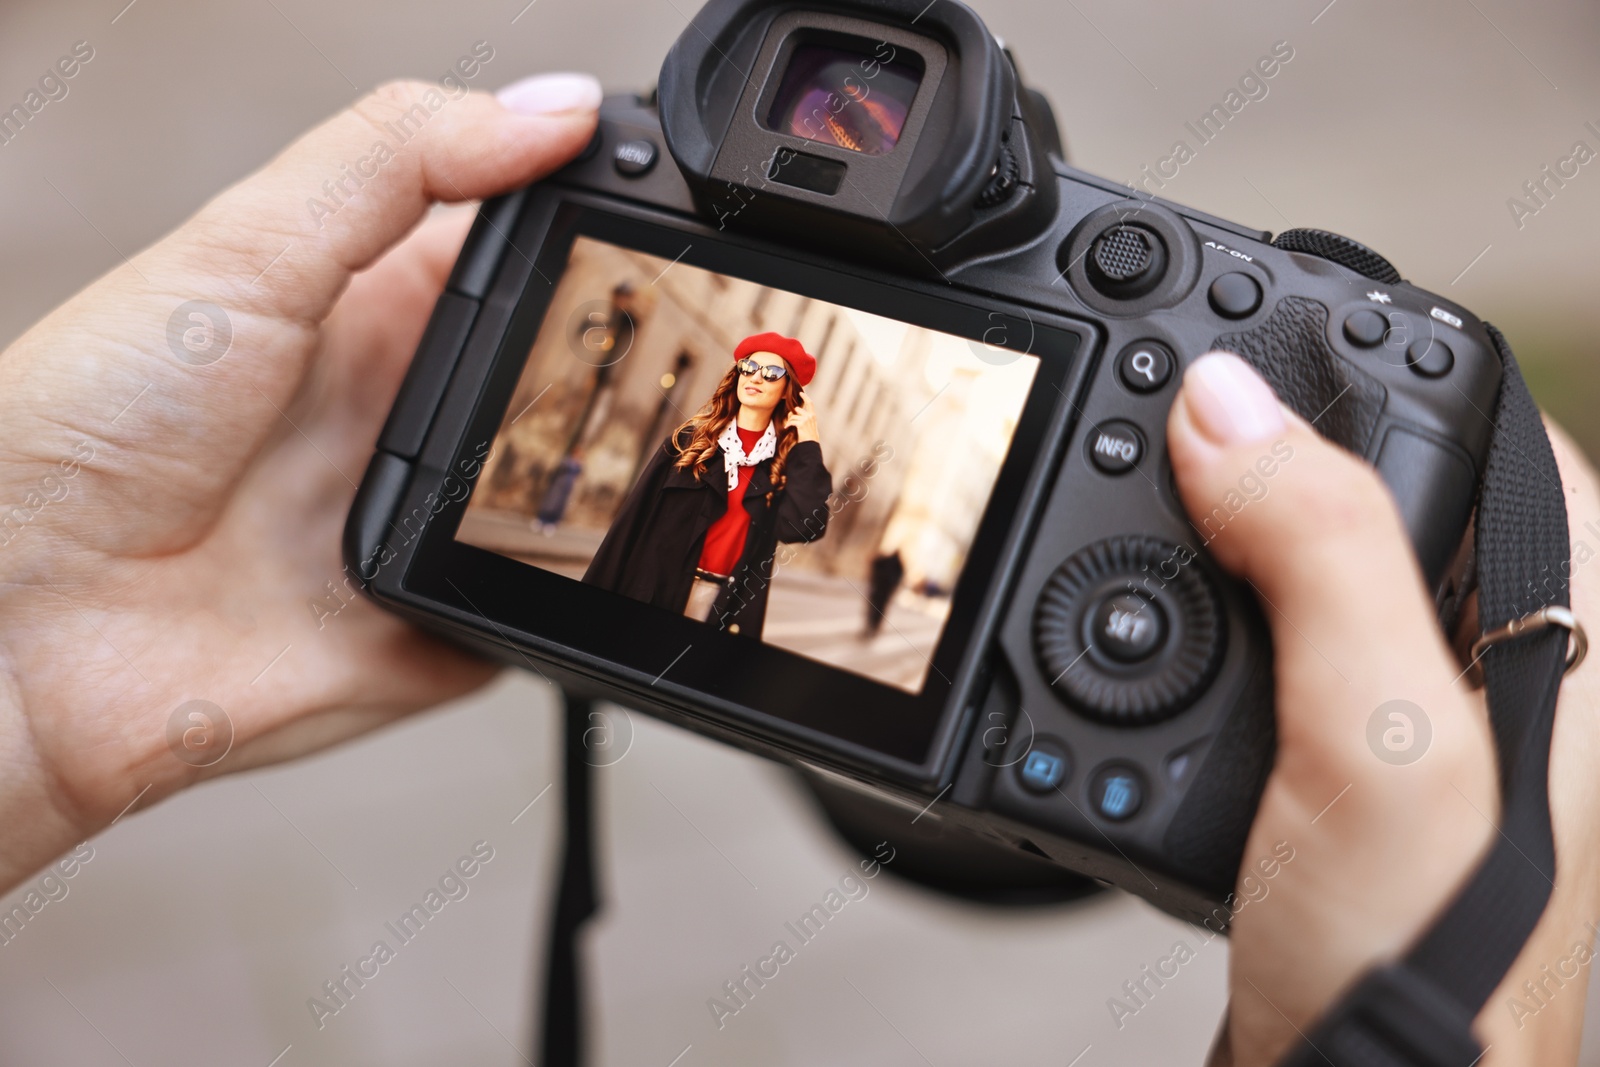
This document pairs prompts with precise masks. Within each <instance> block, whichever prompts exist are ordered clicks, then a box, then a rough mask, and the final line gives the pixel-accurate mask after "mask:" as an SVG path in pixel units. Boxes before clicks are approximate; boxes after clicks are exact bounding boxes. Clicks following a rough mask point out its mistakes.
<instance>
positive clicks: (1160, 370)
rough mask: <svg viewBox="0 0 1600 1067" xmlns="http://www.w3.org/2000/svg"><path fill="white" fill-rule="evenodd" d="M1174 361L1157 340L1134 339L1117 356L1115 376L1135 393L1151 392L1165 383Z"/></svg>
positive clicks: (1167, 349) (1170, 375)
mask: <svg viewBox="0 0 1600 1067" xmlns="http://www.w3.org/2000/svg"><path fill="white" fill-rule="evenodd" d="M1176 363H1177V361H1176V360H1175V359H1173V356H1172V351H1171V349H1169V348H1167V346H1166V345H1164V344H1162V343H1160V342H1159V341H1135V342H1134V343H1133V344H1131V345H1129V346H1128V347H1127V348H1124V349H1123V350H1122V354H1121V355H1119V356H1118V357H1117V376H1118V377H1120V378H1121V379H1122V384H1123V385H1126V386H1127V387H1128V388H1129V389H1132V390H1133V391H1134V392H1136V393H1153V392H1155V391H1156V390H1157V389H1160V388H1161V387H1162V386H1163V385H1166V384H1167V381H1168V380H1169V379H1170V378H1171V377H1172V368H1173V366H1174V365H1175V364H1176Z"/></svg>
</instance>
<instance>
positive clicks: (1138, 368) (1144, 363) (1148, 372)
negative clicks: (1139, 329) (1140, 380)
mask: <svg viewBox="0 0 1600 1067" xmlns="http://www.w3.org/2000/svg"><path fill="white" fill-rule="evenodd" d="M1128 366H1129V368H1130V369H1131V370H1132V371H1133V373H1135V374H1142V375H1144V376H1145V378H1147V379H1148V380H1149V382H1150V384H1151V385H1156V384H1158V383H1157V382H1156V357H1155V356H1153V355H1151V354H1150V352H1149V350H1148V349H1140V350H1139V351H1137V352H1135V353H1134V354H1133V358H1132V359H1130V360H1128Z"/></svg>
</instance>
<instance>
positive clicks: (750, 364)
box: [734, 356, 789, 382]
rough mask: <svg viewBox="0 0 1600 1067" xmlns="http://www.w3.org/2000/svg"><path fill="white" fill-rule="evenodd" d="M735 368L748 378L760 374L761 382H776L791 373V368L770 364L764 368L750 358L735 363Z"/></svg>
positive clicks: (779, 364)
mask: <svg viewBox="0 0 1600 1067" xmlns="http://www.w3.org/2000/svg"><path fill="white" fill-rule="evenodd" d="M734 367H736V368H737V369H738V371H739V373H740V374H742V375H744V376H745V377H746V378H748V377H750V376H751V375H753V374H760V375H761V380H762V381H764V382H775V381H777V380H778V379H780V378H782V377H783V376H784V375H785V374H788V373H789V368H788V367H785V366H784V365H783V364H781V363H769V364H767V365H766V366H764V367H763V366H762V365H761V364H759V363H757V362H756V361H755V360H753V359H751V358H749V357H748V356H746V357H745V358H744V359H741V360H740V361H739V362H737V363H735V364H734Z"/></svg>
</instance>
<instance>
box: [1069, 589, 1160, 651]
mask: <svg viewBox="0 0 1600 1067" xmlns="http://www.w3.org/2000/svg"><path fill="white" fill-rule="evenodd" d="M1085 618H1086V620H1087V622H1088V626H1089V629H1088V633H1087V634H1085V635H1084V636H1085V637H1086V638H1087V643H1089V644H1092V645H1093V646H1094V647H1095V648H1098V649H1099V650H1100V651H1101V652H1104V653H1105V654H1106V655H1108V656H1110V657H1111V658H1112V659H1114V660H1116V661H1117V662H1118V663H1138V662H1139V661H1140V660H1146V659H1149V658H1150V657H1151V656H1153V655H1155V653H1156V651H1157V650H1158V649H1159V648H1160V647H1161V646H1162V645H1163V644H1164V643H1165V642H1166V639H1167V618H1166V615H1165V613H1164V612H1162V610H1161V606H1160V605H1159V604H1156V603H1154V602H1152V601H1149V600H1146V599H1145V598H1144V597H1142V596H1139V595H1138V594H1137V593H1112V594H1111V595H1110V596H1107V597H1106V598H1105V599H1104V600H1102V601H1100V606H1099V607H1098V608H1096V609H1095V610H1094V611H1092V612H1090V613H1089V614H1088V615H1087V616H1086V617H1085Z"/></svg>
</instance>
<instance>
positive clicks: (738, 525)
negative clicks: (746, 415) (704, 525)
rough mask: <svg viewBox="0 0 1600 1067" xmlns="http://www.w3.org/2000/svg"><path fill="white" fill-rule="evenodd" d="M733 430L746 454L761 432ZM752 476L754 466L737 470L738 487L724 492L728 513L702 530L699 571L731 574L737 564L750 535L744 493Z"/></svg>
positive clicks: (742, 428) (741, 428)
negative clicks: (747, 536) (702, 545)
mask: <svg viewBox="0 0 1600 1067" xmlns="http://www.w3.org/2000/svg"><path fill="white" fill-rule="evenodd" d="M737 429H738V431H739V443H740V444H742V445H743V446H744V451H745V454H746V455H749V453H750V450H751V449H752V448H754V447H756V442H757V441H759V440H761V434H762V432H763V431H761V430H746V429H745V428H744V427H742V426H739V427H737ZM754 473H755V468H754V467H740V468H739V484H738V485H736V486H734V487H733V488H732V489H731V490H730V491H729V492H728V510H727V511H726V512H725V513H723V516H722V518H720V519H718V520H717V521H716V522H714V523H712V524H711V528H710V529H709V530H707V531H706V543H705V547H704V548H702V549H701V550H700V569H701V570H703V571H710V572H711V573H712V574H732V573H733V569H734V568H735V567H737V566H738V565H739V557H740V556H741V555H743V554H744V539H745V536H746V535H747V534H748V533H749V532H750V513H749V512H748V511H746V510H745V509H744V491H745V490H746V489H747V488H749V486H750V476H751V475H752V474H754Z"/></svg>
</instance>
